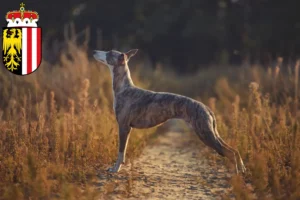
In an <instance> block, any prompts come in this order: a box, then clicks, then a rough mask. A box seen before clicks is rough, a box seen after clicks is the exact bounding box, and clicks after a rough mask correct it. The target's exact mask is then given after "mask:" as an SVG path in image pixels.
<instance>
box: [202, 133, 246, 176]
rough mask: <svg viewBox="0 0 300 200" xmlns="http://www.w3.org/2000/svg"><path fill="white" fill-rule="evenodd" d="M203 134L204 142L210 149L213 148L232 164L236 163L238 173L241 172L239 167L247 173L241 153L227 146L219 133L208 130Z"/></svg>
mask: <svg viewBox="0 0 300 200" xmlns="http://www.w3.org/2000/svg"><path fill="white" fill-rule="evenodd" d="M203 134H204V138H205V139H204V141H203V142H204V143H205V144H207V145H208V146H209V147H211V148H213V149H214V150H215V151H216V152H217V153H218V154H220V155H221V156H225V157H227V158H228V159H229V160H230V161H231V162H233V163H235V167H236V172H237V173H238V172H239V167H240V168H241V170H242V172H244V171H245V167H244V164H243V161H242V159H241V156H240V154H239V152H238V151H237V150H235V149H233V148H232V147H230V146H229V145H228V144H226V143H225V142H224V141H223V140H222V138H221V137H220V136H219V135H218V133H215V132H214V131H212V130H206V131H204V132H203ZM237 159H238V160H237ZM237 161H238V162H237Z"/></svg>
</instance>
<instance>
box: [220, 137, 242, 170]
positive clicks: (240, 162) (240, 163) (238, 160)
mask: <svg viewBox="0 0 300 200" xmlns="http://www.w3.org/2000/svg"><path fill="white" fill-rule="evenodd" d="M217 137H218V140H219V142H220V143H221V144H222V145H223V146H224V147H225V148H227V149H229V150H230V151H232V152H233V153H234V155H235V159H237V160H236V162H237V163H238V164H239V166H238V167H239V168H240V169H241V171H242V172H243V173H244V172H245V171H246V167H245V165H244V163H243V159H242V157H241V155H240V153H239V152H238V151H237V150H235V149H234V148H232V147H231V146H229V145H228V144H227V143H226V142H225V141H224V140H223V139H222V138H221V137H220V136H219V134H217Z"/></svg>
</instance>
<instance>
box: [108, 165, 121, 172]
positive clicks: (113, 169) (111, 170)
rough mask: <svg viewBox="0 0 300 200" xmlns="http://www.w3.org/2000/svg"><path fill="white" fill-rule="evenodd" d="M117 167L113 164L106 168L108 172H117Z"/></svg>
mask: <svg viewBox="0 0 300 200" xmlns="http://www.w3.org/2000/svg"><path fill="white" fill-rule="evenodd" d="M119 169H120V168H119V167H116V166H113V167H110V168H108V169H107V171H108V172H109V173H117V172H118V171H119Z"/></svg>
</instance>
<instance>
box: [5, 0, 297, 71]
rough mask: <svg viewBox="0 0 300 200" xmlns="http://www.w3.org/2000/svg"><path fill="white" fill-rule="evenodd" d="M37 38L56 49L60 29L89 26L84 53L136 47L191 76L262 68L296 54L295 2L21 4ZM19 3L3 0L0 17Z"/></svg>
mask: <svg viewBox="0 0 300 200" xmlns="http://www.w3.org/2000/svg"><path fill="white" fill-rule="evenodd" d="M24 3H25V4H26V9H29V10H36V11H37V12H38V13H39V15H40V21H39V25H40V26H41V27H42V28H43V37H44V41H45V38H47V40H46V41H47V44H48V45H51V44H53V42H54V41H56V43H58V44H61V42H62V41H63V40H64V38H65V36H64V34H66V33H65V31H64V30H65V27H66V24H69V23H70V22H72V23H73V24H74V27H75V28H76V30H77V32H78V34H79V37H78V40H77V39H76V40H77V42H79V43H80V42H82V41H81V40H83V39H81V38H80V31H81V30H84V29H86V28H87V27H89V32H88V34H89V39H90V40H89V44H88V46H89V48H90V49H94V48H101V49H111V48H115V49H124V50H128V49H129V48H140V49H141V50H142V52H143V53H144V55H147V56H148V57H149V58H150V60H151V61H152V62H153V63H157V62H162V63H165V64H170V65H172V66H174V67H175V68H176V69H177V71H179V72H192V71H194V70H196V69H197V68H198V67H199V66H200V67H201V66H205V65H208V64H241V63H244V62H246V63H261V64H264V65H269V64H270V63H271V62H272V61H273V60H275V59H276V57H278V56H282V57H284V60H285V61H287V62H288V61H293V60H295V59H296V58H297V56H298V55H299V53H300V48H299V46H300V37H299V36H300V12H299V9H300V1H299V0H286V1H283V0H209V1H207V0H109V1H104V0H86V1H84V0H67V1H62V0H43V1H42V0H28V1H26V0H25V1H24ZM19 4H20V2H19V1H15V0H13V1H10V2H7V1H5V2H2V4H1V8H0V9H1V10H0V14H1V13H2V15H3V20H1V23H2V22H3V23H2V24H3V26H5V19H4V17H5V14H6V12H7V11H9V10H16V9H18V8H19Z"/></svg>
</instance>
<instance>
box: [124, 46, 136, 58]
mask: <svg viewBox="0 0 300 200" xmlns="http://www.w3.org/2000/svg"><path fill="white" fill-rule="evenodd" d="M137 52H138V49H131V50H129V51H128V52H127V53H125V54H126V56H127V60H130V58H131V57H132V56H134V55H135V54H136V53H137Z"/></svg>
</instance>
